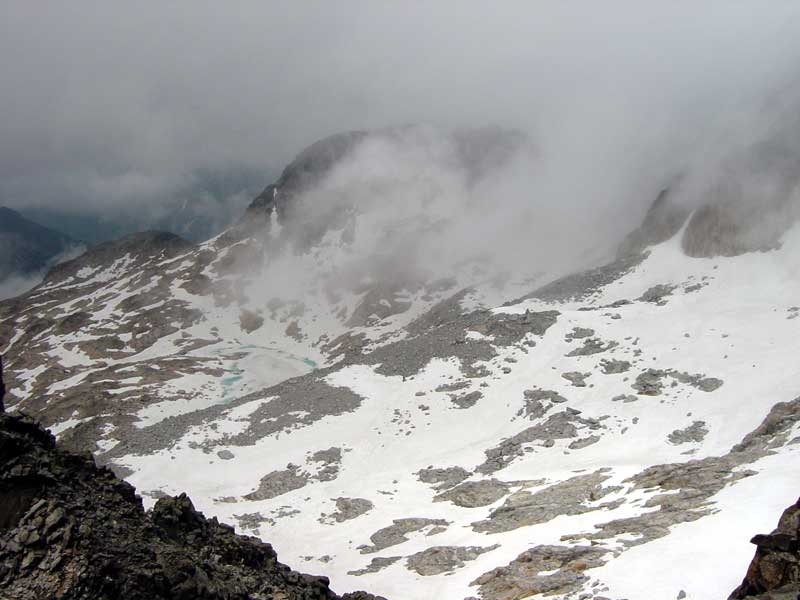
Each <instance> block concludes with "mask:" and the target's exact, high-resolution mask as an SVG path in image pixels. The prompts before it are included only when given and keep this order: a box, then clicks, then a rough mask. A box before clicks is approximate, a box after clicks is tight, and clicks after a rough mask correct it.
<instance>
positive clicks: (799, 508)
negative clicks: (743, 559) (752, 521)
mask: <svg viewBox="0 0 800 600" xmlns="http://www.w3.org/2000/svg"><path fill="white" fill-rule="evenodd" d="M750 541H751V542H752V543H753V544H755V545H756V547H757V549H756V555H755V556H754V557H753V561H752V562H751V563H750V567H749V568H748V569H747V575H746V576H745V578H744V580H743V581H742V584H741V585H740V586H739V587H738V588H736V589H735V590H734V591H733V593H732V594H731V595H730V596H729V598H728V600H739V599H741V598H761V599H763V600H767V599H769V600H795V599H796V598H798V597H800V500H798V501H797V502H796V503H795V504H793V505H792V506H790V507H789V508H787V509H786V510H785V511H784V512H783V515H781V518H780V521H778V527H777V528H776V529H775V530H774V531H773V532H772V533H770V534H769V535H764V534H759V535H757V536H755V537H754V538H753V539H752V540H750Z"/></svg>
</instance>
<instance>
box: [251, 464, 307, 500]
mask: <svg viewBox="0 0 800 600" xmlns="http://www.w3.org/2000/svg"><path fill="white" fill-rule="evenodd" d="M309 479H310V478H309V476H308V475H306V474H305V473H302V472H300V468H299V467H298V466H297V465H291V464H290V465H288V466H287V467H286V468H285V469H283V470H282V471H272V472H271V473H267V474H266V475H264V476H263V477H262V478H261V481H260V482H259V485H258V488H257V489H256V490H255V491H253V492H250V493H249V494H245V495H244V496H243V498H244V499H245V500H269V499H270V498H275V497H276V496H280V495H282V494H286V493H287V492H291V491H292V490H297V489H300V488H301V487H304V486H305V485H306V484H307V483H308V480H309Z"/></svg>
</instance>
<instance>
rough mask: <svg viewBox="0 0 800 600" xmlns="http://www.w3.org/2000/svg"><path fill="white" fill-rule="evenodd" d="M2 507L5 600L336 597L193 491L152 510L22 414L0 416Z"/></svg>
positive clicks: (1, 591)
mask: <svg viewBox="0 0 800 600" xmlns="http://www.w3.org/2000/svg"><path fill="white" fill-rule="evenodd" d="M0 506H1V507H2V510H0V598H2V599H3V600H11V599H14V600H39V599H43V598H64V599H75V600H77V599H86V600H89V599H91V600H97V599H109V600H110V599H115V598H127V599H129V600H139V599H141V600H158V599H165V600H166V599H168V598H169V599H175V600H178V599H185V600H190V599H191V600H196V599H204V600H223V599H224V600H234V599H241V600H244V599H257V598H261V599H267V598H273V599H278V598H282V599H285V600H334V599H337V598H339V596H337V595H336V594H334V593H333V592H332V591H331V590H330V589H329V587H328V579H327V578H325V577H316V576H312V575H304V574H302V573H298V572H296V571H293V570H291V569H290V568H289V567H287V566H286V565H283V564H281V563H280V562H278V558H277V555H276V553H275V551H274V550H273V549H272V547H271V546H270V545H269V544H265V543H263V542H261V541H260V540H258V539H257V538H252V537H242V536H237V535H236V534H234V532H233V528H232V527H230V526H227V525H223V524H221V523H219V522H218V521H217V520H216V519H210V520H209V519H206V518H205V517H204V516H203V515H202V514H201V513H199V512H197V511H196V510H195V509H194V507H193V506H192V502H191V500H189V498H188V497H187V496H186V495H185V494H182V495H180V496H177V497H166V498H162V499H161V500H159V501H158V503H157V504H156V506H155V507H154V508H153V510H151V511H150V512H147V513H145V512H144V510H143V508H142V503H141V499H140V498H139V497H138V496H137V495H136V493H135V490H134V488H133V487H132V486H131V485H129V484H127V483H125V482H124V481H121V480H119V479H117V478H116V477H115V476H114V475H113V473H112V472H111V471H109V470H108V469H105V468H98V467H96V466H95V463H94V460H93V459H92V457H91V456H89V455H77V454H71V453H68V452H65V451H63V450H61V449H60V448H58V447H57V446H56V444H55V440H54V438H53V436H52V435H50V433H49V432H46V431H44V430H43V429H41V428H40V427H39V425H38V424H36V423H35V422H34V421H32V420H30V419H28V418H25V417H13V416H10V415H7V414H0ZM343 598H346V599H349V600H370V599H372V600H376V599H375V596H372V595H370V594H365V593H361V592H359V593H355V594H345V596H344V597H343Z"/></svg>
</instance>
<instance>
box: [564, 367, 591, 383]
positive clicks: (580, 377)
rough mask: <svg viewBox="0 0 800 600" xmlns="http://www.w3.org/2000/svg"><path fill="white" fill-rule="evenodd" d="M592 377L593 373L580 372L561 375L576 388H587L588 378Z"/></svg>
mask: <svg viewBox="0 0 800 600" xmlns="http://www.w3.org/2000/svg"><path fill="white" fill-rule="evenodd" d="M591 375H592V374H591V373H581V372H579V371H569V372H567V373H562V374H561V376H562V377H563V378H564V379H566V380H567V381H569V382H570V383H572V385H574V386H575V387H586V378H587V377H590V376H591Z"/></svg>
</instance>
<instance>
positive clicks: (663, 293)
mask: <svg viewBox="0 0 800 600" xmlns="http://www.w3.org/2000/svg"><path fill="white" fill-rule="evenodd" d="M674 290H675V286H674V285H667V284H659V285H654V286H653V287H651V288H647V289H646V290H645V291H644V293H643V294H642V295H641V296H640V297H639V298H638V300H640V301H642V302H651V303H653V304H658V305H659V306H661V305H663V304H666V300H665V298H666V297H667V296H671V295H672V292H673V291H674Z"/></svg>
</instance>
